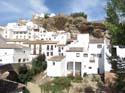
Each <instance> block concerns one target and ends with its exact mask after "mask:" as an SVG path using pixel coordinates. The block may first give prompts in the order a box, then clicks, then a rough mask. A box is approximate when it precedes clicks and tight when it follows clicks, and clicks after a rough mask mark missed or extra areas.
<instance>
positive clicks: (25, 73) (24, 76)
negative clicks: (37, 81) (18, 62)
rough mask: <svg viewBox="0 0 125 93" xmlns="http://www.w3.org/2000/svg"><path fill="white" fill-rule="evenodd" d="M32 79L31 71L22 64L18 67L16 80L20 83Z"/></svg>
mask: <svg viewBox="0 0 125 93" xmlns="http://www.w3.org/2000/svg"><path fill="white" fill-rule="evenodd" d="M31 79H32V74H31V71H30V70H28V69H27V67H26V65H25V64H24V65H22V66H20V68H19V75H18V77H17V81H18V82H20V83H27V82H28V81H30V80H31Z"/></svg>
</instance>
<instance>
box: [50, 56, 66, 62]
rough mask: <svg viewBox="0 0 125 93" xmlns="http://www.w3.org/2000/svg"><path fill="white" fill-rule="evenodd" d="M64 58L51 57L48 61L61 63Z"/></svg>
mask: <svg viewBox="0 0 125 93" xmlns="http://www.w3.org/2000/svg"><path fill="white" fill-rule="evenodd" d="M64 58H65V56H53V57H51V58H50V59H48V61H61V60H63V59H64Z"/></svg>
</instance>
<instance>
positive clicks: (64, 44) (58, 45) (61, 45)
mask: <svg viewBox="0 0 125 93" xmlns="http://www.w3.org/2000/svg"><path fill="white" fill-rule="evenodd" d="M57 46H66V44H57Z"/></svg>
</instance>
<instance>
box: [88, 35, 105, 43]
mask: <svg viewBox="0 0 125 93" xmlns="http://www.w3.org/2000/svg"><path fill="white" fill-rule="evenodd" d="M89 43H104V38H95V37H93V36H90V37H89Z"/></svg>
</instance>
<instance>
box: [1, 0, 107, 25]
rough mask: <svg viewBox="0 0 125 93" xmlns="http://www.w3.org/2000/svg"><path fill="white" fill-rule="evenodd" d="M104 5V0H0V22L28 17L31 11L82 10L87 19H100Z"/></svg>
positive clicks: (102, 17)
mask: <svg viewBox="0 0 125 93" xmlns="http://www.w3.org/2000/svg"><path fill="white" fill-rule="evenodd" d="M105 6H106V0H0V24H6V23H8V22H16V21H17V20H18V19H19V18H24V19H30V18H31V16H32V14H33V13H56V14H57V13H64V14H70V13H74V12H84V13H86V14H87V15H88V20H101V19H104V18H105V16H106V13H105Z"/></svg>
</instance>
